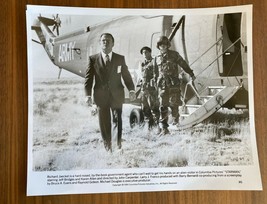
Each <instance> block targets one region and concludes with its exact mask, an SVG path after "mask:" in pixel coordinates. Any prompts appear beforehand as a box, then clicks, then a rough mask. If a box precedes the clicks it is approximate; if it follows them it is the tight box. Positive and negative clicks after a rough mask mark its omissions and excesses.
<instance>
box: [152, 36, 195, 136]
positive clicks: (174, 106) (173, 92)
mask: <svg viewBox="0 0 267 204" xmlns="http://www.w3.org/2000/svg"><path fill="white" fill-rule="evenodd" d="M170 46H171V44H170V41H169V40H168V38H167V37H166V36H160V37H159V38H158V40H157V48H158V49H159V51H160V52H159V54H158V55H157V56H156V57H155V59H154V64H155V66H154V78H155V80H156V81H157V87H158V93H159V102H160V122H161V124H162V132H161V134H163V135H165V134H169V130H168V127H169V125H168V107H170V109H171V111H172V118H173V125H177V124H178V123H179V106H180V105H182V101H181V92H180V80H179V73H178V68H179V66H180V67H182V68H183V70H184V71H185V72H186V73H188V74H189V75H190V76H191V78H192V80H195V76H194V73H193V70H192V69H190V67H189V65H188V64H187V63H186V61H185V60H184V59H183V58H182V57H181V56H180V54H179V53H178V52H176V51H173V50H169V48H170Z"/></svg>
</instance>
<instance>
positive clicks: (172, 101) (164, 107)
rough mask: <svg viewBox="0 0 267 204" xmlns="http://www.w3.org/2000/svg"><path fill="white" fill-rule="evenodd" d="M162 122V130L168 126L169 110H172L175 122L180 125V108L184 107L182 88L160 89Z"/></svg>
mask: <svg viewBox="0 0 267 204" xmlns="http://www.w3.org/2000/svg"><path fill="white" fill-rule="evenodd" d="M159 104H160V122H161V124H162V128H167V127H169V125H168V119H169V114H168V108H169V107H170V109H171V114H172V118H173V122H175V123H179V117H180V115H179V106H180V105H182V101H181V91H180V87H173V88H166V89H159Z"/></svg>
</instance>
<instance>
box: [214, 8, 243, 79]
mask: <svg viewBox="0 0 267 204" xmlns="http://www.w3.org/2000/svg"><path fill="white" fill-rule="evenodd" d="M241 16H242V15H241V13H234V14H225V15H219V16H218V18H217V31H218V30H220V32H218V33H217V38H218V37H220V36H222V37H223V38H222V39H223V40H222V44H218V45H217V51H218V50H220V52H218V53H221V54H222V66H220V65H221V63H218V65H219V74H220V76H242V75H243V67H242V56H241V32H240V29H241ZM218 53H217V54H218Z"/></svg>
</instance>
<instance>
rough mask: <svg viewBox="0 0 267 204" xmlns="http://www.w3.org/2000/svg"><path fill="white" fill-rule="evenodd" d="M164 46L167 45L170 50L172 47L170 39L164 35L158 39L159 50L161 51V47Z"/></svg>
mask: <svg viewBox="0 0 267 204" xmlns="http://www.w3.org/2000/svg"><path fill="white" fill-rule="evenodd" d="M162 44H164V45H167V46H168V48H169V47H171V43H170V41H169V39H168V38H167V37H166V36H164V35H162V36H159V37H158V39H157V48H158V49H159V46H160V45H162Z"/></svg>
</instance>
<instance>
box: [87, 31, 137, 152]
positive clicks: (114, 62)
mask: <svg viewBox="0 0 267 204" xmlns="http://www.w3.org/2000/svg"><path fill="white" fill-rule="evenodd" d="M100 46H101V49H102V51H101V52H100V53H98V54H95V55H92V56H90V57H89V64H88V68H87V70H86V74H85V94H86V102H87V104H88V105H89V106H91V105H92V86H93V81H94V101H95V103H96V105H97V107H98V114H99V125H100V131H101V135H102V138H103V141H104V146H105V148H106V150H107V151H112V149H111V138H112V132H113V134H115V133H116V134H117V145H118V148H119V149H120V148H121V134H122V118H121V114H122V104H123V102H124V98H125V97H124V86H123V84H122V82H121V78H122V79H123V81H124V84H125V85H126V87H127V89H128V90H129V97H130V100H134V99H135V91H134V84H133V80H132V77H131V75H130V73H129V71H128V67H127V65H126V63H125V59H124V56H122V55H119V54H117V53H114V52H112V48H113V46H114V38H113V36H112V35H111V34H110V33H103V34H102V35H101V36H100ZM111 113H112V130H113V131H111Z"/></svg>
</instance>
